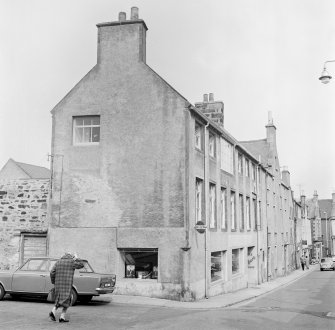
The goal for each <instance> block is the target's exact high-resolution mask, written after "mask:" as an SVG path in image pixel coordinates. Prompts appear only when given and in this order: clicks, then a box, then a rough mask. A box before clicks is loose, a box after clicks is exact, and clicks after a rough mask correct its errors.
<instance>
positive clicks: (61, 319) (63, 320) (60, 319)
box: [59, 317, 69, 322]
mask: <svg viewBox="0 0 335 330" xmlns="http://www.w3.org/2000/svg"><path fill="white" fill-rule="evenodd" d="M59 322H69V320H66V319H63V318H62V317H60V318H59Z"/></svg>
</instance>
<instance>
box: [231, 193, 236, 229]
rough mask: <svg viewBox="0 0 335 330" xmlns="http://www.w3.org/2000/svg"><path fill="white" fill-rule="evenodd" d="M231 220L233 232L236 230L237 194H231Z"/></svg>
mask: <svg viewBox="0 0 335 330" xmlns="http://www.w3.org/2000/svg"><path fill="white" fill-rule="evenodd" d="M230 220H231V230H236V209H235V192H234V191H231V192H230Z"/></svg>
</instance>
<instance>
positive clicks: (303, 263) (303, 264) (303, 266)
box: [300, 255, 306, 270]
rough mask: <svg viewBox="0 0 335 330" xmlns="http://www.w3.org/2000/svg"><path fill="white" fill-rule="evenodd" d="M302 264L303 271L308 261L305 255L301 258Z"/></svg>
mask: <svg viewBox="0 0 335 330" xmlns="http://www.w3.org/2000/svg"><path fill="white" fill-rule="evenodd" d="M300 263H301V268H302V270H305V265H306V260H305V257H304V256H303V255H302V256H301V257H300Z"/></svg>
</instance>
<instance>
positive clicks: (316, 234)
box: [307, 190, 323, 261]
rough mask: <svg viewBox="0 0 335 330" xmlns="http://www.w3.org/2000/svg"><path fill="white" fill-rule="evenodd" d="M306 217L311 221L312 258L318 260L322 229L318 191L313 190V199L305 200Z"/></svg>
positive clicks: (320, 255)
mask: <svg viewBox="0 0 335 330" xmlns="http://www.w3.org/2000/svg"><path fill="white" fill-rule="evenodd" d="M307 205H308V218H309V219H310V223H311V233H312V242H313V243H312V244H313V248H312V258H315V259H316V260H318V261H320V258H321V257H322V256H323V255H322V230H321V212H320V206H319V199H318V193H317V191H316V190H315V191H314V195H313V199H311V200H308V201H307Z"/></svg>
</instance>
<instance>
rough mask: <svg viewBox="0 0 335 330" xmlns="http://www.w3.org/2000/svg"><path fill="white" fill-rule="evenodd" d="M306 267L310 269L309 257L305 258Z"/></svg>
mask: <svg viewBox="0 0 335 330" xmlns="http://www.w3.org/2000/svg"><path fill="white" fill-rule="evenodd" d="M305 266H306V268H307V269H309V258H308V256H307V255H306V257H305Z"/></svg>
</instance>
